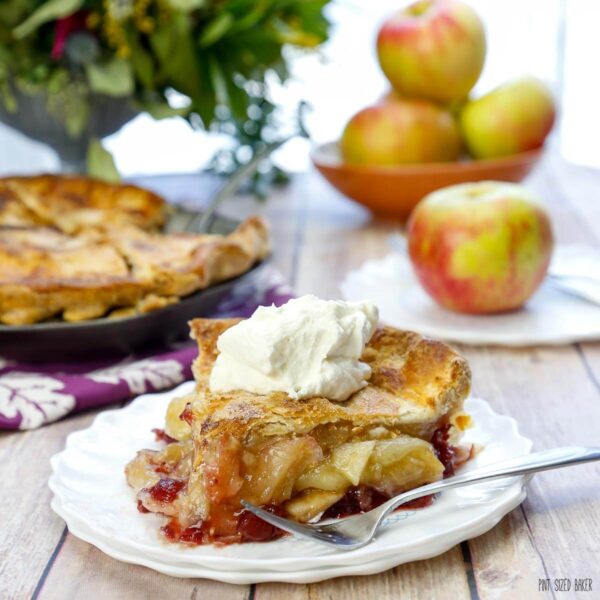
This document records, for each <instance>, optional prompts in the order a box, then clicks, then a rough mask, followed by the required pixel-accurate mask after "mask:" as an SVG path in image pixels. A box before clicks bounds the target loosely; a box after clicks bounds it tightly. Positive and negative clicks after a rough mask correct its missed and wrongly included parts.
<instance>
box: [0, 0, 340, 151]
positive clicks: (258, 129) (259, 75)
mask: <svg viewBox="0 0 600 600" xmlns="http://www.w3.org/2000/svg"><path fill="white" fill-rule="evenodd" d="M327 2H328V0H5V1H3V2H1V3H0V104H1V105H2V107H3V108H4V111H5V112H9V113H10V112H16V111H17V110H18V108H19V106H18V105H19V95H22V94H29V95H33V94H39V93H43V94H44V95H45V97H46V110H47V112H48V114H49V115H51V116H52V117H53V118H55V119H59V120H60V121H61V123H63V124H64V128H65V130H66V132H67V133H68V135H69V136H70V137H72V138H78V137H80V136H82V135H83V134H84V132H85V131H86V127H88V124H89V121H90V116H91V115H90V111H91V107H92V102H91V99H92V98H93V97H94V96H105V97H111V98H123V99H127V100H130V101H131V102H132V103H133V105H134V106H135V110H138V111H147V112H148V113H150V114H151V115H152V116H153V117H155V118H163V117H168V116H173V115H181V116H183V117H185V118H186V119H188V120H189V121H190V123H191V124H192V125H194V126H202V127H205V128H207V129H208V128H219V129H220V130H224V131H226V132H227V131H228V132H229V133H230V134H231V135H232V137H234V138H235V139H236V140H237V142H238V144H242V143H243V144H245V145H249V146H250V148H251V150H252V152H256V151H257V150H258V149H260V147H261V144H262V145H264V143H265V141H264V140H263V131H264V129H265V128H266V126H267V125H268V123H269V120H270V118H271V113H272V111H273V105H272V104H271V102H270V101H269V96H268V84H267V81H268V79H269V77H270V76H271V74H274V75H275V76H276V77H277V78H278V79H279V80H280V81H284V80H285V79H286V78H287V77H288V71H287V62H286V53H285V52H284V48H285V47H286V46H288V45H292V46H296V47H300V48H314V47H316V46H318V45H319V44H320V43H321V42H323V41H324V40H325V39H326V38H327V33H328V22H327V19H326V18H325V16H324V14H323V9H324V6H325V5H326V4H327ZM174 96H175V97H176V99H177V100H178V102H177V103H174V102H173V100H172V99H173V97H174ZM182 99H183V101H182ZM94 142H95V146H94V147H93V148H92V149H96V150H97V149H98V143H97V141H94ZM234 155H235V153H234Z"/></svg>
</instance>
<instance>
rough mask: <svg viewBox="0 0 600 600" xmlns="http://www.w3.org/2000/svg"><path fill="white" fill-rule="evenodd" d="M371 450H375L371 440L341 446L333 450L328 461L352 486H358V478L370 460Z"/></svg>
mask: <svg viewBox="0 0 600 600" xmlns="http://www.w3.org/2000/svg"><path fill="white" fill-rule="evenodd" d="M373 448H375V441H373V440H370V441H366V442H351V443H348V444H342V445H341V446H339V447H337V448H335V449H334V450H333V452H332V453H331V457H330V459H329V460H330V462H331V464H332V465H333V466H334V467H335V468H336V469H337V470H338V471H340V472H342V473H343V474H344V475H345V476H346V477H347V478H348V479H349V480H350V481H351V482H352V485H358V484H359V483H360V476H361V475H362V472H363V471H364V469H365V467H366V466H367V463H368V462H369V458H371V453H372V452H373Z"/></svg>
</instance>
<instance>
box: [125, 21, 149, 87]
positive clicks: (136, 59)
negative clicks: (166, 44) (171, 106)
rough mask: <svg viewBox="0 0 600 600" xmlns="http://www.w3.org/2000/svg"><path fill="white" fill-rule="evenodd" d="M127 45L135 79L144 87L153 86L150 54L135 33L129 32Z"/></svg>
mask: <svg viewBox="0 0 600 600" xmlns="http://www.w3.org/2000/svg"><path fill="white" fill-rule="evenodd" d="M128 43H129V47H130V48H131V50H132V52H131V59H130V60H131V64H132V65H133V72H134V74H135V76H136V78H137V80H138V81H139V82H140V83H141V84H142V85H143V86H144V87H145V88H149V89H150V88H153V87H154V74H155V73H154V61H153V60H152V55H151V54H150V53H149V52H148V51H147V50H146V49H145V48H144V47H143V46H142V44H141V43H140V40H139V36H138V35H137V33H133V32H132V33H131V34H130V35H129V36H128Z"/></svg>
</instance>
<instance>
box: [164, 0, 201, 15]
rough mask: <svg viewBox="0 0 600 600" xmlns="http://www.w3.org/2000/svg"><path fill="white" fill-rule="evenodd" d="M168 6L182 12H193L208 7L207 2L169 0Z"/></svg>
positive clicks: (198, 0) (199, 0)
mask: <svg viewBox="0 0 600 600" xmlns="http://www.w3.org/2000/svg"><path fill="white" fill-rule="evenodd" d="M167 4H168V5H169V6H170V7H171V8H172V9H173V10H181V11H182V12H191V11H193V10H196V9H197V8H202V7H204V6H206V0H167Z"/></svg>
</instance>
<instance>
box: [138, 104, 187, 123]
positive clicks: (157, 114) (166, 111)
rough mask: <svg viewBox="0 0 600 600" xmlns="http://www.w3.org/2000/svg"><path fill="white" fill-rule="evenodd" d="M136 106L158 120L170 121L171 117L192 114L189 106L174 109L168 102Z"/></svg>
mask: <svg viewBox="0 0 600 600" xmlns="http://www.w3.org/2000/svg"><path fill="white" fill-rule="evenodd" d="M136 104H137V105H138V106H139V107H140V108H141V109H142V110H144V111H146V112H147V113H148V114H149V115H150V116H151V117H152V118H153V119H156V120H160V119H168V118H170V117H186V116H187V115H188V114H189V113H190V107H189V106H183V107H180V108H173V107H172V106H169V105H168V104H167V103H166V102H137V103H136Z"/></svg>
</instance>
